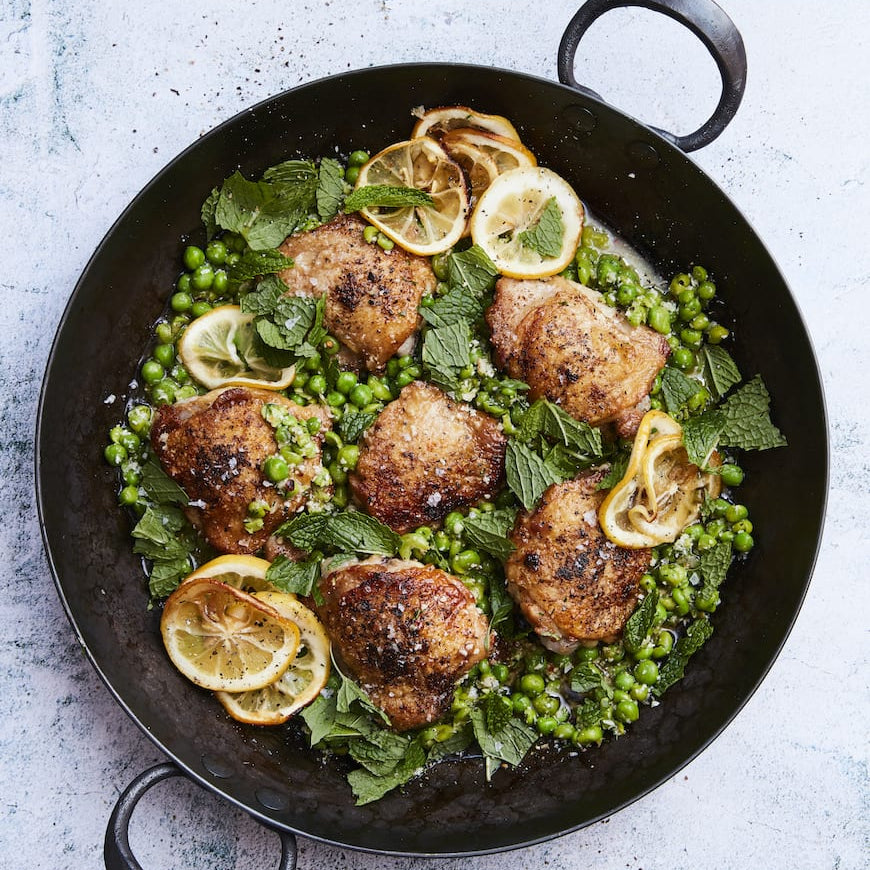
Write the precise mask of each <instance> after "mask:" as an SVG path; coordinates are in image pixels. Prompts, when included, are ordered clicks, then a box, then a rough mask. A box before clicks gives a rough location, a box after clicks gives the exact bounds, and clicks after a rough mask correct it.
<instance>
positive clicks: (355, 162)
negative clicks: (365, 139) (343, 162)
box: [347, 149, 369, 166]
mask: <svg viewBox="0 0 870 870" xmlns="http://www.w3.org/2000/svg"><path fill="white" fill-rule="evenodd" d="M368 162H369V153H368V151H363V150H361V149H359V150H357V151H351V152H350V154H349V155H348V158H347V163H348V166H363V165H364V164H366V163H368Z"/></svg>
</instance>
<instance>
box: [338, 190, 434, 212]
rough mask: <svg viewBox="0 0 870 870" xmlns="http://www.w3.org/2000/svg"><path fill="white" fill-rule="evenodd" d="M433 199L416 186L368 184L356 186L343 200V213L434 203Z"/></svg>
mask: <svg viewBox="0 0 870 870" xmlns="http://www.w3.org/2000/svg"><path fill="white" fill-rule="evenodd" d="M434 204H435V200H433V199H432V197H431V196H429V194H428V193H426V191H425V190H418V189H417V188H416V187H398V186H396V187H394V186H392V185H390V184H368V185H365V186H364V187H358V188H357V189H356V190H354V191H353V192H352V193H350V194H349V195H348V196H347V198H346V199H345V201H344V210H345V213H347V214H350V213H351V212H354V211H359V210H360V209H363V208H374V207H376V206H380V207H383V208H404V207H406V206H416V205H434Z"/></svg>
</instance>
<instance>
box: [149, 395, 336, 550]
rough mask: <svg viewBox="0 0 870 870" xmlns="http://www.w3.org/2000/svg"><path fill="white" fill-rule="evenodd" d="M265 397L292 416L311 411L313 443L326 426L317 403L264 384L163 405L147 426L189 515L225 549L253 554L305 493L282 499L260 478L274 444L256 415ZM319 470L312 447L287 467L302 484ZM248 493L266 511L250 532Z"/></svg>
mask: <svg viewBox="0 0 870 870" xmlns="http://www.w3.org/2000/svg"><path fill="white" fill-rule="evenodd" d="M266 403H274V404H280V405H284V406H285V407H287V408H289V410H290V411H292V413H293V414H294V416H295V417H296V419H297V420H307V419H309V418H310V417H317V418H318V419H319V420H320V422H321V430H320V434H318V435H317V436H315V439H314V440H315V442H316V443H317V444H318V445H319V444H320V443H321V441H322V438H323V432H324V431H325V430H326V429H328V428H329V427H330V425H331V418H330V415H329V412H328V411H327V410H326V409H325V408H322V407H320V406H319V405H309V406H307V407H305V408H303V407H302V406H301V405H297V404H295V403H294V402H291V401H290V400H289V399H287V398H285V397H284V396H281V395H279V394H277V393H274V392H271V391H269V390H258V389H252V388H249V387H230V388H226V389H222V390H213V391H212V392H210V393H206V395H204V396H197V397H195V398H193V399H187V400H185V401H183V402H177V403H176V404H174V405H163V406H162V407H160V408H158V410H157V414H156V415H155V418H154V425H153V426H152V427H151V445H152V447H153V449H154V453H155V455H156V456H157V458H158V459H159V460H160V464H161V465H162V466H163V468H164V470H165V471H166V473H167V474H168V475H169V476H170V477H171V478H172V479H173V480H175V481H177V482H178V483H179V484H180V485H181V486H182V487H183V488H184V491H185V492H186V493H187V495H188V497H189V498H190V505H189V506H188V507H187V509H186V510H185V513H186V514H187V516H188V519H189V520H190V521H191V523H192V524H193V525H194V526H195V527H196V528H197V529H199V530H200V532H201V533H202V535H203V537H204V538H205V539H206V540H207V541H208V542H209V543H210V544H211V545H212V546H213V547H214V548H215V549H217V550H220V551H221V552H224V553H255V552H256V551H257V550H259V549H260V548H261V547H262V546H263V544H265V543H266V540H267V538H268V537H269V535H271V534H272V532H273V531H274V530H275V529H276V528H277V527H278V526H279V525H280V524H281V523H283V522H284V521H285V520H286V519H288V518H289V517H290V516H291V515H292V514H293V513H294V512H295V511H297V510H298V509H299V508H300V507H302V505H303V504H304V503H305V500H306V498H307V494H306V492H305V491H302V492H300V493H299V494H298V495H295V496H293V497H290V498H285V497H284V496H282V495H281V494H280V493H279V492H278V491H277V490H276V489H275V487H274V486H272V485H271V484H268V483H267V481H266V480H265V478H264V476H263V472H262V470H261V467H262V464H263V461H264V460H265V459H266V458H267V457H269V456H271V455H272V454H273V453H275V452H277V450H278V445H277V443H276V442H275V434H274V430H273V429H272V427H271V426H270V425H269V424H268V423H267V422H266V421H265V420H264V419H263V417H262V415H261V413H260V412H261V409H262V407H263V405H264V404H266ZM319 468H320V451H319V450H318V453H317V456H314V457H312V458H311V459H306V460H305V462H303V463H302V464H301V465H299V466H296V468H295V469H293V470H292V471H293V473H292V477H293V479H295V480H296V481H298V483H299V484H301V485H302V486H303V487H305V488H306V489H307V487H308V485H309V484H310V482H311V479H312V478H313V477H314V475H315V474H316V473H317V470H318V469H319ZM297 489H298V487H297ZM255 499H262V500H263V501H265V502H267V503H268V504H269V506H270V508H271V511H270V512H269V513H267V514H266V516H265V517H264V520H263V528H262V529H260V530H259V531H256V532H253V533H249V532H247V531H245V527H244V525H243V523H244V520H245V518H246V516H247V509H248V504H249V503H250V502H251V501H253V500H255Z"/></svg>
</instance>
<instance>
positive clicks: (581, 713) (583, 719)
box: [574, 698, 601, 731]
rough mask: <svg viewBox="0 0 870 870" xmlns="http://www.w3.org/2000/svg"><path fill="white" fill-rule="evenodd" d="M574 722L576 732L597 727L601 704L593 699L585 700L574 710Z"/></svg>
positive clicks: (599, 719)
mask: <svg viewBox="0 0 870 870" xmlns="http://www.w3.org/2000/svg"><path fill="white" fill-rule="evenodd" d="M574 721H575V723H576V725H577V730H578V731H580V730H582V729H584V728H591V727H592V726H593V725H597V724H598V723H599V722H600V721H601V704H599V703H598V701H597V700H596V699H595V698H587V699H586V700H585V701H584V702H583V703H582V704H580V706H579V707H577V708H576V709H575V710H574Z"/></svg>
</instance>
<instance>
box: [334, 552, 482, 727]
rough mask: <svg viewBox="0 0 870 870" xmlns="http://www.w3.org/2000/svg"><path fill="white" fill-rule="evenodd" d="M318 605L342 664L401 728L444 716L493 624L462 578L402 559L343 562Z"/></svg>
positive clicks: (393, 722) (395, 724) (422, 723)
mask: <svg viewBox="0 0 870 870" xmlns="http://www.w3.org/2000/svg"><path fill="white" fill-rule="evenodd" d="M320 586H321V590H322V591H323V598H324V604H323V605H321V606H319V607H318V608H317V612H318V615H319V616H320V618H321V620H322V621H323V624H324V625H325V626H326V630H327V632H328V634H329V636H330V638H331V639H332V642H333V643H334V644H335V647H336V648H337V650H338V652H339V654H340V656H341V658H342V660H343V662H344V664H345V665H346V667H347V668H348V670H349V671H350V673H351V675H352V676H353V677H355V678H356V679H357V680H358V681H359V683H360V685H361V686H362V687H363V688H364V689H365V690H366V692H368V694H369V696H370V697H371V699H372V701H373V702H374V703H375V704H377V705H378V706H379V707H380V708H381V709H382V710H383V711H384V712H385V713H386V714H387V715H388V716H389V718H390V722H391V724H392V726H393V728H395V729H396V730H397V731H407V730H408V729H409V728H419V727H420V726H422V725H426V724H428V723H429V722H434V721H435V720H436V719H438V718H440V717H441V716H442V715H444V713H445V712H446V711H447V709H448V708H449V706H450V703H451V701H452V700H453V691H454V688H455V686H456V683H457V681H458V680H459V679H461V678H462V677H463V676H464V675H465V674H466V673H468V671H469V670H470V669H471V668H472V667H473V666H474V665H475V664H477V662H479V661H480V660H481V659H483V658H484V656H485V655H486V647H487V640H488V635H489V625H488V624H487V621H486V618H485V617H484V615H483V614H482V613H481V612H480V611H479V610H478V609H477V606H476V605H475V603H474V596H473V595H472V594H471V592H469V591H468V589H466V588H465V586H464V585H463V583H462V581H460V580H459V579H458V578H456V577H453V576H452V575H450V574H447V573H446V572H444V571H442V570H440V569H439V568H435V567H434V566H432V565H422V564H420V563H419V562H411V561H402V560H399V559H380V558H375V559H368V560H366V561H365V562H351V563H345V564H344V565H341V566H339V567H337V568H336V569H334V570H332V571H328V572H327V573H326V574H325V576H324V577H323V579H322V580H321V584H320Z"/></svg>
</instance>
